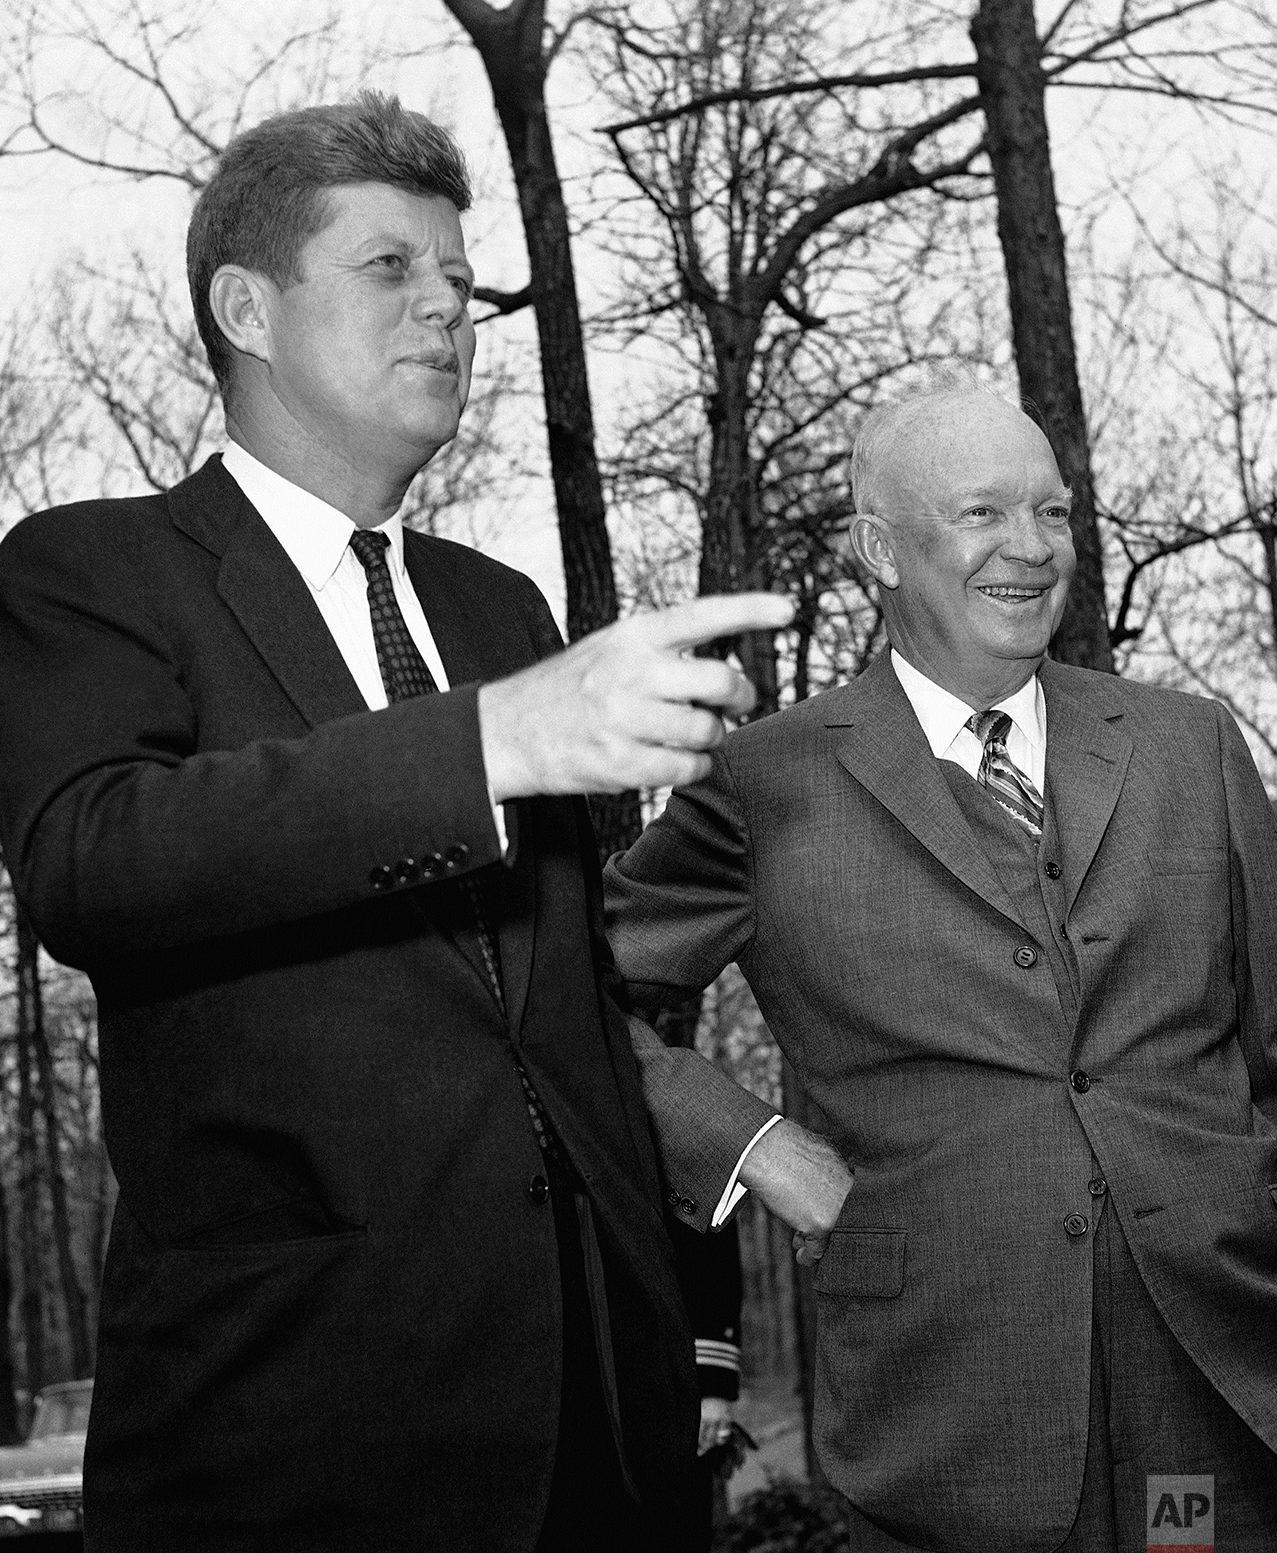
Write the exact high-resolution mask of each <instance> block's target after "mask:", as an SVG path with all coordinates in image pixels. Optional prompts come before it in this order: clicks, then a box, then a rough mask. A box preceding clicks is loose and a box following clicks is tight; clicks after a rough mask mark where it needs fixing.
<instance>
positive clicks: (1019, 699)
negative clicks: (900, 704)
mask: <svg viewBox="0 0 1277 1553" xmlns="http://www.w3.org/2000/svg"><path fill="white" fill-rule="evenodd" d="M891 666H892V668H893V669H895V671H896V678H897V679H898V680H899V681H900V685H901V688H902V689H903V691H904V693H905V695H907V696H908V697H909V704H910V705H911V706H912V707H913V709H914V712H915V714H916V715H917V718H918V721H919V722H920V723H921V724H922V731H923V733H924V734H925V735H926V737H927V743H928V744H930V746H931V753H932V754H933V755H935V756H936V757H937V759H943V758H944V756H945V755H946V754H947V753H948V752H949V750H950V749H951V748H952V746H953V742H954V740H955V739H956V738H957V737H958V736H959V734H961V732H962V730H963V728H965V727H966V722H967V718H969V717H970V716H971V713H972V711H973V710H974V709H973V708H972V707H969V706H968V705H967V703H966V702H965V701H960V700H959V699H958V697H957V696H955V695H953V694H951V693H950V692H949V691H947V690H946V689H945V688H944V686H943V685H937V684H936V682H935V681H934V680H933V679H928V678H927V676H926V675H925V674H923V673H922V672H921V671H920V670H918V669H915V668H914V666H913V664H912V663H910V662H909V661H908V660H907V659H905V658H902V657H901V656H900V654H899V653H898V652H897V651H896V649H895V648H894V647H893V648H892V649H891ZM996 710H997V711H999V712H1005V713H1007V715H1008V716H1009V717H1010V719H1011V721H1012V722H1013V723H1014V724H1015V726H1016V727H1017V728H1018V729H1019V730H1020V732H1021V733H1022V734H1023V735H1024V737H1025V739H1027V740H1028V742H1029V744H1030V745H1031V746H1032V748H1033V749H1035V750H1036V751H1038V752H1039V754H1040V755H1042V756H1045V753H1046V699H1045V697H1044V696H1043V694H1042V685H1041V682H1040V681H1039V679H1038V677H1037V675H1036V674H1035V675H1034V676H1033V678H1032V679H1030V680H1029V681H1028V682H1027V683H1026V684H1023V685H1021V686H1020V688H1019V690H1017V691H1016V692H1015V694H1014V695H1011V696H1007V698H1006V699H1005V700H1004V701H999V702H998V703H997V708H996Z"/></svg>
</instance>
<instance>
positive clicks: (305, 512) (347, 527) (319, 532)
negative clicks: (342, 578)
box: [222, 442, 404, 592]
mask: <svg viewBox="0 0 1277 1553" xmlns="http://www.w3.org/2000/svg"><path fill="white" fill-rule="evenodd" d="M222 466H223V468H224V469H225V470H226V473H227V474H228V475H230V476H231V478H232V479H233V480H234V481H235V483H236V485H238V486H239V488H240V490H241V491H243V493H244V495H245V496H247V497H248V499H249V501H250V502H252V504H253V506H254V507H256V509H257V511H258V512H259V513H260V514H261V516H262V520H263V521H264V522H265V524H266V526H267V527H268V528H269V529H270V531H271V533H272V534H274V536H275V538H276V539H278V540H279V542H280V544H281V545H283V547H284V549H285V551H286V552H287V553H288V558H289V560H290V561H291V562H292V563H293V565H294V566H295V567H296V568H297V570H298V571H299V572H300V573H301V574H302V576H303V577H304V578H305V579H306V581H307V582H308V583H309V584H310V586H311V587H312V588H313V589H314V590H315V591H316V592H318V591H319V590H320V589H321V588H323V587H324V586H325V585H326V584H327V583H328V582H329V581H330V580H331V579H332V575H333V573H334V572H335V571H336V570H337V568H338V567H339V566H340V565H341V562H342V559H343V558H344V556H345V555H346V552H347V548H348V546H349V544H350V536H351V535H352V534H353V533H354V531H355V525H354V524H353V523H352V522H351V520H350V519H349V518H348V517H347V516H346V514H345V513H344V512H339V511H338V510H337V508H336V507H330V506H329V504H328V503H327V502H326V501H321V500H320V499H319V497H318V496H314V495H312V494H311V493H310V492H309V491H304V490H302V488H301V486H299V485H294V484H293V483H292V481H291V480H285V479H284V477H283V475H281V474H276V472H275V471H274V470H273V469H271V468H269V467H268V466H267V465H266V464H263V463H262V462H261V460H260V459H257V458H254V457H253V455H252V454H251V453H250V452H248V450H247V449H246V448H242V447H240V445H239V443H237V442H232V443H229V444H228V445H227V447H226V451H225V452H224V453H223V454H222ZM377 532H379V533H382V534H385V535H386V537H387V538H388V539H389V541H390V558H391V559H390V565H391V568H392V570H394V571H397V572H400V573H402V571H403V564H404V561H403V520H402V518H401V517H400V516H399V514H398V513H396V514H395V515H394V517H392V518H388V519H387V520H386V522H384V523H379V524H378V525H377Z"/></svg>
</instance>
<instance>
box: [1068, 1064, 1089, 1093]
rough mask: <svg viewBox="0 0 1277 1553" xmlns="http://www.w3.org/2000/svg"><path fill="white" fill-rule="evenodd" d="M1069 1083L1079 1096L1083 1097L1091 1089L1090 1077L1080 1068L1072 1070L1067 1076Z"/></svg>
mask: <svg viewBox="0 0 1277 1553" xmlns="http://www.w3.org/2000/svg"><path fill="white" fill-rule="evenodd" d="M1069 1083H1070V1084H1072V1086H1073V1088H1074V1089H1075V1090H1076V1091H1077V1092H1078V1094H1079V1095H1084V1094H1085V1093H1086V1092H1087V1090H1088V1089H1090V1087H1091V1075H1090V1074H1089V1073H1087V1072H1085V1071H1084V1070H1083V1069H1082V1068H1074V1069H1073V1071H1072V1073H1070V1074H1069Z"/></svg>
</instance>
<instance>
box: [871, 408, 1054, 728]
mask: <svg viewBox="0 0 1277 1553" xmlns="http://www.w3.org/2000/svg"><path fill="white" fill-rule="evenodd" d="M852 491H853V496H854V499H855V505H856V514H857V515H856V518H855V520H854V523H853V528H852V543H853V546H854V548H855V551H856V554H857V557H858V558H859V560H860V561H861V563H862V564H863V566H864V567H865V569H866V570H867V571H868V572H869V573H870V574H871V575H872V576H873V577H874V578H875V580H876V581H877V583H878V585H879V597H880V599H881V601H882V607H883V614H884V617H885V619H886V622H887V630H888V633H889V635H890V637H891V641H892V645H893V646H894V647H895V648H896V649H897V651H899V652H900V653H901V654H902V655H903V656H904V657H905V658H907V659H908V660H909V662H910V663H912V664H913V665H914V667H915V668H917V669H919V670H920V671H921V672H922V673H924V674H926V675H927V676H928V677H929V678H930V679H933V680H935V681H936V683H937V684H940V685H943V686H944V687H945V688H946V689H948V690H950V691H951V692H952V693H953V694H954V695H956V696H957V697H958V698H959V699H960V700H964V701H966V702H967V703H968V705H970V706H972V707H974V708H976V709H983V708H985V707H988V706H992V705H994V704H996V703H997V702H998V701H1000V700H1002V699H1004V698H1005V697H1006V696H1008V695H1010V694H1011V693H1012V692H1014V691H1015V690H1017V689H1019V687H1020V686H1021V685H1022V684H1024V683H1026V682H1027V680H1028V679H1030V678H1031V677H1032V675H1033V673H1034V672H1035V670H1036V669H1037V666H1038V664H1039V663H1040V662H1041V660H1042V658H1043V656H1044V655H1045V653H1046V649H1047V644H1048V643H1049V641H1050V639H1051V635H1052V633H1053V632H1054V630H1055V627H1056V625H1057V624H1058V623H1059V619H1060V615H1061V614H1062V613H1063V610H1064V602H1065V598H1066V595H1067V592H1068V585H1069V581H1070V580H1071V578H1072V576H1073V567H1074V556H1073V541H1072V536H1071V533H1070V530H1069V503H1070V494H1069V491H1068V488H1067V487H1066V486H1065V484H1064V482H1063V481H1062V479H1061V478H1060V471H1059V467H1058V466H1057V464H1056V462H1055V455H1054V454H1053V453H1052V451H1051V446H1050V443H1049V442H1048V441H1047V439H1046V437H1045V436H1044V435H1043V433H1042V431H1041V430H1040V428H1039V427H1038V426H1037V425H1035V424H1034V422H1033V421H1031V420H1030V419H1029V417H1028V416H1027V415H1025V414H1024V413H1023V411H1021V410H1018V409H1016V408H1015V407H1014V406H1013V405H1010V404H1007V402H1006V401H1005V400H1003V399H999V398H997V397H996V396H995V395H993V394H988V393H982V392H980V391H978V390H971V389H966V388H963V389H959V390H951V391H945V392H942V393H935V394H927V395H923V396H921V397H919V398H917V399H912V400H908V401H906V402H905V403H903V404H899V405H894V406H892V407H891V408H890V409H887V410H882V411H879V412H878V413H877V414H875V415H873V416H871V417H870V418H869V420H868V421H867V422H866V424H865V426H864V427H863V428H862V430H861V433H860V436H859V437H857V439H856V445H855V447H854V449H853V451H852Z"/></svg>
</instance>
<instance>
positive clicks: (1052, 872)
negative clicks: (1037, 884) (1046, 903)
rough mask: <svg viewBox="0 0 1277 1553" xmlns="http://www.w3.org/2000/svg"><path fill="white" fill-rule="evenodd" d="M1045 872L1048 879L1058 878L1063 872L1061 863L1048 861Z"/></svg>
mask: <svg viewBox="0 0 1277 1553" xmlns="http://www.w3.org/2000/svg"><path fill="white" fill-rule="evenodd" d="M1045 872H1046V876H1047V878H1048V879H1058V878H1059V877H1060V872H1061V870H1060V865H1059V864H1058V863H1048V864H1047V865H1046V869H1045Z"/></svg>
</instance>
